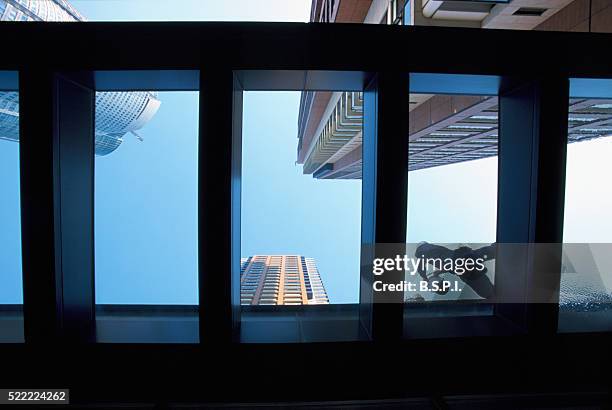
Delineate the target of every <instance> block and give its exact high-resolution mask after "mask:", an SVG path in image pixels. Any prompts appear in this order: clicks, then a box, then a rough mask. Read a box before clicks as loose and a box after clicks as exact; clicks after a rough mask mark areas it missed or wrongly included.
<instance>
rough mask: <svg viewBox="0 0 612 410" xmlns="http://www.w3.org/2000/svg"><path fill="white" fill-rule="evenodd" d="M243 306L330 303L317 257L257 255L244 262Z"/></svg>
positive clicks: (242, 275)
mask: <svg viewBox="0 0 612 410" xmlns="http://www.w3.org/2000/svg"><path fill="white" fill-rule="evenodd" d="M240 262H241V267H240V304H242V305H323V304H329V298H328V297H327V292H325V288H324V287H323V282H321V276H320V275H319V270H318V269H317V265H316V264H315V260H314V259H313V258H305V257H303V256H300V255H255V256H250V257H248V258H242V259H241V261H240Z"/></svg>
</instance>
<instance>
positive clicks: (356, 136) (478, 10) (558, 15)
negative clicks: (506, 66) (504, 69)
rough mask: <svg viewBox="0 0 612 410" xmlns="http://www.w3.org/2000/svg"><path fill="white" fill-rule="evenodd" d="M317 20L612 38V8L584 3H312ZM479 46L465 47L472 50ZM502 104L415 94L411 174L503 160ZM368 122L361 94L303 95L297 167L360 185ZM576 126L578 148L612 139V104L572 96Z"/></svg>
mask: <svg viewBox="0 0 612 410" xmlns="http://www.w3.org/2000/svg"><path fill="white" fill-rule="evenodd" d="M535 3H537V4H535ZM589 16H590V17H589ZM310 21H312V22H320V23H366V24H403V25H416V26H452V27H474V28H483V29H487V28H500V29H515V30H555V31H598V32H611V31H612V3H610V2H603V1H602V2H600V3H599V4H598V6H597V7H589V2H588V1H582V0H543V1H538V2H534V1H533V0H513V1H506V0H491V1H482V0H481V1H478V0H474V1H468V0H464V1H452V0H435V1H434V0H312V8H311V14H310ZM483 35H485V34H484V33H483ZM406 46H407V48H406V53H410V46H409V45H406ZM431 46H432V47H433V48H435V45H434V44H432V45H431ZM472 46H474V47H475V45H458V47H463V48H465V52H470V51H469V49H470V47H472ZM449 65H452V60H449ZM497 106H498V99H497V97H496V96H484V95H483V96H478V95H442V94H424V93H418V94H417V93H415V94H410V106H409V109H408V111H409V112H408V113H407V114H408V115H409V118H410V130H409V138H410V147H409V154H410V157H409V165H408V169H409V170H410V171H413V170H417V169H424V168H431V167H437V166H441V165H447V164H453V163H458V162H463V161H471V160H475V159H480V158H486V157H491V156H495V155H497V141H498V138H497V136H498V107H497ZM362 118H363V109H362V100H361V95H360V93H355V92H348V93H347V92H328V91H304V92H302V98H301V101H300V111H299V117H298V154H297V163H298V164H303V165H304V167H303V172H304V173H305V174H312V175H313V177H314V178H322V179H360V178H361V168H362V166H361V165H362V156H361V146H362V131H361V128H362V122H363V119H362ZM568 120H569V129H568V142H570V143H572V142H578V141H585V140H589V139H593V138H600V137H606V136H610V135H612V100H601V99H584V98H572V99H571V100H570V101H569V118H568Z"/></svg>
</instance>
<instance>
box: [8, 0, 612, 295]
mask: <svg viewBox="0 0 612 410" xmlns="http://www.w3.org/2000/svg"><path fill="white" fill-rule="evenodd" d="M73 4H74V5H75V6H76V7H77V8H78V9H79V10H80V11H81V12H82V13H83V14H84V15H86V16H87V17H88V18H89V20H251V21H263V20H269V21H272V20H281V21H306V20H308V14H309V4H310V0H304V1H301V0H291V1H287V0H274V1H273V0H270V1H263V0H262V1H247V0H244V1H238V0H234V1H217V0H182V1H181V2H169V1H165V0H130V1H119V0H110V1H109V0H74V1H73ZM177 4H178V5H179V6H180V7H179V6H177ZM244 98H245V100H244V123H243V124H244V131H243V181H242V184H243V191H242V192H243V198H242V212H243V213H242V255H243V256H249V255H252V254H285V253H291V254H301V255H304V256H308V257H313V258H315V259H316V261H317V265H318V267H319V270H320V271H321V276H322V279H323V282H324V285H325V287H326V289H327V291H328V293H329V295H330V298H331V300H332V302H334V303H346V302H356V301H357V297H358V285H359V281H358V268H359V240H360V212H361V203H360V200H361V183H360V181H333V180H331V181H329V180H314V179H313V178H312V177H311V176H304V175H302V173H301V167H300V166H297V165H295V163H294V161H295V158H296V148H297V138H296V135H297V113H298V107H299V93H297V92H273V93H263V92H258V93H255V92H251V93H245V97H244ZM160 99H161V101H162V105H161V108H160V110H159V112H158V113H157V115H156V116H155V117H154V118H153V120H152V121H151V122H150V123H149V124H147V125H146V126H145V127H144V128H143V129H142V130H141V131H140V134H141V135H142V136H143V137H144V141H143V142H141V141H138V140H137V139H136V138H135V137H132V136H130V135H127V136H126V138H125V142H124V144H122V145H121V147H119V149H118V150H117V151H116V152H114V153H112V154H111V155H109V156H107V157H98V158H96V186H95V189H96V211H95V218H96V219H95V222H96V238H95V239H96V273H97V277H96V292H97V301H98V302H99V303H172V304H174V303H177V304H181V303H184V304H195V303H197V127H198V125H197V110H198V108H197V103H198V98H197V93H193V92H191V93H185V92H183V93H160ZM18 148H19V147H18V144H15V143H12V142H7V141H2V140H0V192H1V194H0V227H1V229H0V303H21V301H22V287H21V265H20V258H21V255H20V232H19V229H20V224H19V173H18V170H19V164H18ZM611 157H612V138H609V139H603V140H596V141H590V142H583V143H578V144H572V145H570V147H569V148H568V179H567V191H566V198H567V200H566V225H565V240H566V242H586V241H594V242H605V241H608V242H610V241H611V236H612V235H611V234H610V232H612V220H610V218H609V217H607V215H606V212H607V210H609V209H610V208H612V194H611V193H610V191H609V190H607V189H603V187H604V185H603V183H604V181H603V180H602V175H607V174H609V173H610V161H609V158H611ZM496 175H497V173H496V158H491V159H485V160H479V161H472V162H470V163H462V164H456V165H450V166H446V167H440V168H434V169H429V170H421V171H416V172H412V173H410V175H409V207H408V224H409V228H408V241H410V242H418V241H421V240H427V241H432V242H492V241H494V239H495V218H496V215H495V209H496V200H497V187H496ZM600 181H601V182H600ZM598 182H599V183H598ZM211 200H214V198H211Z"/></svg>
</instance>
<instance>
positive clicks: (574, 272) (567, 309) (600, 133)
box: [559, 81, 612, 332]
mask: <svg viewBox="0 0 612 410" xmlns="http://www.w3.org/2000/svg"><path fill="white" fill-rule="evenodd" d="M606 85H607V87H608V89H609V87H610V82H609V81H605V82H603V83H602V84H599V86H598V87H597V88H598V91H601V90H604V89H606V87H605V86H606ZM610 97H612V95H611V96H610ZM568 122H569V130H568V142H569V145H568V147H567V170H566V188H565V215H564V218H565V219H564V230H563V242H564V243H565V245H564V255H563V256H564V257H563V272H562V275H561V291H560V295H559V310H560V312H559V331H561V332H574V331H579V332H580V331H604V330H605V331H609V330H612V258H611V257H610V255H611V252H610V251H611V250H612V221H611V220H610V217H609V210H610V209H611V208H612V195H610V190H609V189H607V188H605V187H604V185H602V184H601V182H604V181H605V179H606V177H605V176H606V175H610V173H611V172H612V166H611V165H610V158H611V156H612V138H611V137H612V98H611V99H603V98H571V99H570V102H569V118H568ZM600 181H601V182H600ZM604 184H605V183H604Z"/></svg>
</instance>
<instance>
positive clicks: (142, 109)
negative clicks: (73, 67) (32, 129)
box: [0, 0, 161, 155]
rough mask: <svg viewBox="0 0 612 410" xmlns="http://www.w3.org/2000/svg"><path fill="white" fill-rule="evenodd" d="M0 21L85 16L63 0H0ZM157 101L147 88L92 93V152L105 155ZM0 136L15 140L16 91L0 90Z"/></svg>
mask: <svg viewBox="0 0 612 410" xmlns="http://www.w3.org/2000/svg"><path fill="white" fill-rule="evenodd" d="M0 21H55V22H71V21H72V22H77V21H85V18H84V17H83V16H82V15H81V14H80V13H79V12H78V11H77V10H76V9H75V8H74V7H72V5H71V4H70V3H69V2H68V1H67V0H45V1H41V0H0ZM160 104H161V102H160V101H159V99H158V98H157V94H156V93H154V92H150V91H135V92H98V93H96V127H95V128H96V129H95V141H96V143H95V153H96V155H108V154H110V153H111V152H113V151H115V150H116V149H117V148H118V147H119V145H121V143H122V142H123V138H124V136H125V135H126V134H128V133H132V134H135V135H136V137H138V135H137V134H136V133H135V132H136V131H137V130H138V129H140V128H142V127H143V126H144V125H145V124H146V123H147V122H149V121H150V120H151V119H152V118H153V116H154V115H155V113H156V112H157V110H158V109H159V106H160ZM0 139H4V140H10V141H19V93H17V92H15V91H0Z"/></svg>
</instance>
